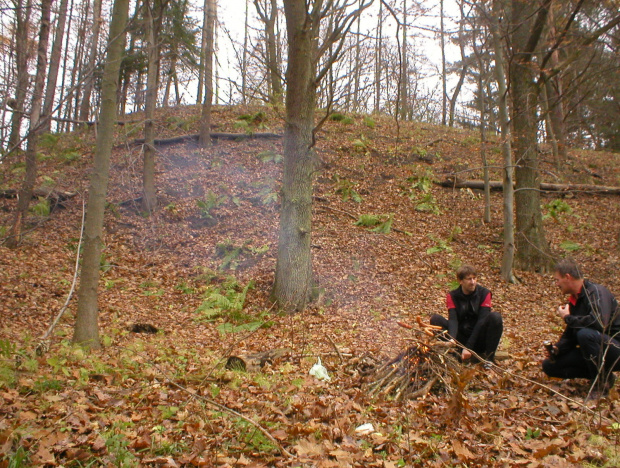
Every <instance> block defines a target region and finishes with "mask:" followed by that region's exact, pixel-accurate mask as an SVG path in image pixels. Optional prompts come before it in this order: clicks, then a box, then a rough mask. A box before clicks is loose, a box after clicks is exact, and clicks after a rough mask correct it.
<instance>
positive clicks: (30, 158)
mask: <svg viewBox="0 0 620 468" xmlns="http://www.w3.org/2000/svg"><path fill="white" fill-rule="evenodd" d="M51 7H52V0H41V24H40V26H39V45H38V47H37V69H36V77H35V81H34V89H33V91H32V103H31V106H30V129H29V130H28V137H27V143H26V174H25V175H24V182H23V184H22V188H21V190H20V192H19V200H18V202H17V210H16V213H15V221H14V222H13V226H12V227H11V231H10V233H9V238H8V240H7V246H8V247H9V248H15V247H17V246H18V245H19V244H20V243H21V241H22V227H23V224H24V218H25V217H26V215H27V213H28V206H29V205H30V200H31V199H32V191H33V190H34V184H35V182H36V179H37V144H38V139H39V135H40V134H41V105H42V102H43V88H44V87H45V72H46V71H47V45H48V42H49V34H50V14H51Z"/></svg>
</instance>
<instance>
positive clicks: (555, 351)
mask: <svg viewBox="0 0 620 468" xmlns="http://www.w3.org/2000/svg"><path fill="white" fill-rule="evenodd" d="M557 355H558V347H557V346H556V345H553V346H552V347H551V349H548V350H547V357H549V358H554V357H556V356H557Z"/></svg>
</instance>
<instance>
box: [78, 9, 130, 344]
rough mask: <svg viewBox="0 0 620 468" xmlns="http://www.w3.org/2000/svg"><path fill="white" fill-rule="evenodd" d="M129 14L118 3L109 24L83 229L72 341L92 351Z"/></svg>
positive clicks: (96, 329)
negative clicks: (106, 201) (92, 163)
mask: <svg viewBox="0 0 620 468" xmlns="http://www.w3.org/2000/svg"><path fill="white" fill-rule="evenodd" d="M128 11H129V0H115V2H114V11H113V13H112V21H111V23H110V38H109V45H108V54H107V57H106V62H105V68H104V71H103V80H102V83H101V87H102V90H101V110H100V112H99V118H98V122H99V126H98V131H97V146H96V149H95V157H94V168H93V172H92V174H91V178H90V188H89V191H88V206H87V211H86V222H85V225H84V254H83V256H82V269H81V275H80V288H79V290H78V308H77V319H76V322H75V329H74V332H73V341H74V342H76V343H80V344H83V345H86V346H89V347H92V348H98V347H99V346H100V343H99V325H98V315H99V313H98V305H97V297H98V295H97V288H98V284H99V268H100V258H101V248H102V245H103V234H102V233H103V215H104V212H105V200H106V195H107V192H108V178H109V172H110V153H111V152H112V142H113V137H114V123H115V122H116V99H117V90H118V79H119V71H120V63H121V58H122V53H123V47H124V42H125V24H126V23H127V15H128Z"/></svg>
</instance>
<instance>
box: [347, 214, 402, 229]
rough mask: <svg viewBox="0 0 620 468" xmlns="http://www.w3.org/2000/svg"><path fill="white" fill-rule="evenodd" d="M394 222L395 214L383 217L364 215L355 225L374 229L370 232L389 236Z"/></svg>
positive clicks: (382, 215)
mask: <svg viewBox="0 0 620 468" xmlns="http://www.w3.org/2000/svg"><path fill="white" fill-rule="evenodd" d="M393 220H394V214H393V213H390V214H381V215H372V214H363V215H360V217H359V218H358V220H357V221H356V222H355V225H356V226H364V227H372V229H370V231H372V232H376V233H378V234H389V233H390V231H391V230H392V222H393Z"/></svg>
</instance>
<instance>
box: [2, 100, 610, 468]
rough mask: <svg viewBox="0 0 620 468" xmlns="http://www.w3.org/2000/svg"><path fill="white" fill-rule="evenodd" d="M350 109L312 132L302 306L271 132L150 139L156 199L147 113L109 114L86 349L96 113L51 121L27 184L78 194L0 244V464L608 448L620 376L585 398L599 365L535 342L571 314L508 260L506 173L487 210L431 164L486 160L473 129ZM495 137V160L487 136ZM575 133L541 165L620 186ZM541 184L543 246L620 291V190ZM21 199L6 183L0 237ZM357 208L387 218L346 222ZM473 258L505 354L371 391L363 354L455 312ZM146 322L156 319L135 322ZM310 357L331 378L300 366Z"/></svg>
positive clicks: (187, 129)
mask: <svg viewBox="0 0 620 468" xmlns="http://www.w3.org/2000/svg"><path fill="white" fill-rule="evenodd" d="M244 115H245V116H246V118H245V119H240V117H242V116H244ZM350 117H351V120H350V121H348V122H347V121H346V120H344V121H342V120H341V121H337V120H328V121H327V123H326V125H325V127H324V129H323V130H322V131H321V132H320V133H318V135H317V145H316V147H317V151H318V155H319V157H320V160H321V167H320V171H319V172H318V174H317V177H316V183H315V191H314V194H315V200H314V205H313V217H312V221H313V231H312V255H313V267H314V273H315V275H316V279H317V282H318V283H317V288H316V295H315V296H316V300H315V302H314V303H313V304H312V305H310V306H309V307H308V309H307V310H306V311H304V312H303V313H298V314H295V315H282V314H279V313H278V311H277V310H276V309H275V308H274V306H273V305H272V304H271V303H270V301H269V293H270V287H271V285H272V283H273V279H274V271H275V258H276V251H277V232H278V224H279V221H278V219H279V202H278V190H279V188H278V187H279V183H280V179H281V170H282V164H281V159H282V156H281V155H282V151H283V150H282V140H281V139H260V138H249V139H240V140H237V141H231V140H219V141H218V142H217V144H215V145H214V146H213V147H211V148H208V149H200V148H198V147H197V146H196V145H195V144H193V143H191V142H189V143H181V144H175V145H166V146H160V147H159V148H158V150H159V154H158V159H157V189H158V202H159V206H160V209H159V210H158V211H157V212H156V213H155V214H154V215H153V216H151V217H145V216H144V215H143V213H141V210H140V204H139V200H138V198H139V196H140V193H141V180H142V179H141V168H142V163H141V160H142V153H141V147H140V146H137V145H132V144H131V142H132V141H133V139H135V138H137V137H140V136H141V128H140V126H139V124H127V125H125V126H123V127H119V133H118V135H117V141H116V143H117V145H116V146H115V149H114V151H113V155H112V167H111V178H110V186H109V196H108V200H109V204H108V206H107V210H106V216H105V238H104V244H105V245H104V250H103V255H102V259H101V264H102V270H101V273H102V275H101V283H100V290H99V309H100V317H99V323H100V333H101V341H102V344H103V347H102V349H100V350H97V351H93V352H90V353H88V352H85V351H84V350H82V349H81V348H79V347H75V346H73V345H72V344H71V336H72V333H73V326H74V322H75V317H74V316H75V311H76V303H77V298H76V296H77V293H73V295H70V291H71V288H72V285H73V284H74V274H75V268H76V252H77V250H78V245H79V241H80V229H81V226H82V216H83V209H84V208H83V207H84V202H85V200H86V192H87V189H88V174H89V171H90V168H91V162H92V154H93V140H94V135H93V133H92V130H91V131H90V132H76V133H71V134H66V135H60V136H54V135H51V136H46V137H44V139H43V142H42V149H41V152H40V155H39V177H38V180H37V186H38V187H41V188H48V189H53V190H56V191H64V192H73V193H75V194H76V195H75V196H73V197H72V198H70V199H68V200H67V201H66V202H65V203H64V206H63V207H56V208H55V209H53V210H52V211H51V213H47V211H48V210H47V209H46V207H48V204H47V202H46V201H45V200H44V199H41V200H38V201H34V202H33V209H32V211H31V213H30V216H29V219H28V229H27V235H26V237H25V240H24V242H23V244H22V245H21V246H20V247H19V248H18V249H15V250H10V249H8V248H7V247H6V246H5V245H4V244H3V245H1V246H0V298H1V299H0V317H2V323H1V324H0V467H6V466H11V467H18V466H61V465H62V466H65V467H78V466H123V467H126V466H168V467H174V466H214V467H215V466H221V467H227V466H244V467H267V466H274V467H289V466H290V467H293V466H295V467H297V466H304V467H315V466H316V467H346V466H351V467H362V466H364V467H373V466H374V467H397V466H437V467H439V466H463V467H465V466H468V467H473V466H528V467H538V466H541V467H542V466H555V467H557V466H560V467H562V466H618V465H620V442H619V441H620V397H619V394H618V392H617V391H616V390H612V392H611V393H610V396H609V398H606V399H604V400H601V401H599V402H597V403H595V404H590V405H586V404H584V397H585V396H586V394H587V392H588V387H589V385H588V383H589V382H588V381H585V380H583V381H581V380H574V381H560V380H552V379H547V378H545V377H544V376H543V375H542V372H541V370H540V362H541V359H542V358H543V352H544V351H543V347H542V341H543V340H545V339H552V340H553V339H556V338H557V337H558V336H559V334H560V333H561V331H562V328H563V327H562V323H561V322H560V320H559V318H557V317H556V316H555V313H554V312H555V310H556V308H557V306H558V305H559V304H561V303H563V301H565V298H564V297H562V295H561V294H560V292H559V291H558V290H557V288H556V286H555V284H554V281H553V278H552V275H551V274H550V273H533V272H525V271H519V270H516V271H515V273H516V275H517V277H518V280H519V281H518V282H517V283H516V284H508V283H506V282H504V281H503V280H502V279H501V276H500V272H499V267H500V262H501V257H502V226H503V221H502V219H503V216H502V195H501V192H493V193H492V195H491V200H490V202H491V221H490V222H489V223H485V222H484V221H483V209H484V199H483V196H482V194H481V193H479V192H478V191H472V190H469V189H450V188H442V187H440V186H438V185H436V184H434V183H433V182H434V181H440V180H443V179H444V178H446V177H447V176H449V175H450V174H454V173H458V174H459V177H461V178H464V179H477V178H481V175H482V171H481V169H480V168H481V156H480V147H481V143H480V138H479V135H478V133H476V132H474V131H469V130H462V129H454V128H445V127H440V126H433V125H429V124H420V123H400V124H399V125H398V126H397V125H396V123H395V122H394V121H393V120H390V119H387V118H379V117H377V118H373V119H370V118H368V117H364V116H359V115H354V116H350ZM128 119H139V116H129V117H128ZM197 121H198V109H197V108H193V107H188V108H183V109H169V110H163V111H161V114H160V116H159V119H158V135H159V137H160V138H167V137H172V136H179V135H182V134H192V133H196V132H197V131H198V130H197V129H198V124H197ZM213 122H214V124H215V125H216V128H215V131H218V132H237V133H244V132H246V131H248V130H252V131H255V132H257V133H260V132H274V133H278V134H282V133H283V125H282V121H281V119H280V118H278V116H277V115H276V114H274V113H273V112H272V111H270V110H267V109H259V108H256V109H247V108H244V109H241V108H216V109H215V110H214V116H213ZM485 148H486V154H487V158H488V160H489V164H490V165H491V166H493V167H494V168H493V169H492V170H491V178H492V179H494V180H500V171H499V170H498V169H497V167H499V166H501V152H500V150H499V144H498V143H497V142H496V141H492V142H491V143H488V144H486V145H485ZM543 149H544V148H543ZM570 155H571V159H570V161H568V162H567V163H566V165H565V167H564V169H563V170H562V171H561V172H560V171H557V170H556V169H555V166H554V165H553V164H552V162H551V154H550V152H544V151H543V153H542V158H543V162H542V164H541V173H542V176H543V180H544V181H547V182H556V183H559V182H564V183H569V182H571V183H588V184H600V185H607V186H618V185H620V158H619V157H618V155H617V154H612V153H604V152H595V151H581V150H579V151H577V150H571V151H570ZM23 171H24V166H23V163H20V162H17V160H16V159H15V157H9V158H7V160H6V161H5V162H4V163H3V164H0V189H1V190H4V191H6V190H8V189H16V188H18V187H19V183H20V182H21V179H22V177H23ZM542 205H543V213H544V215H545V222H544V225H545V230H546V235H547V239H548V241H549V243H550V245H551V249H552V252H553V255H554V256H555V257H556V258H559V257H562V256H567V255H571V256H573V257H574V258H575V259H576V260H577V261H578V262H579V263H580V264H581V265H582V266H583V269H584V270H585V272H586V273H587V276H588V277H589V278H591V279H592V280H593V281H595V282H598V283H602V284H605V285H607V286H608V287H609V288H610V289H611V290H612V292H614V293H615V294H616V296H620V283H619V282H618V271H620V239H619V231H618V226H620V203H619V202H618V197H617V196H609V195H600V194H591V193H565V194H559V193H544V194H543V195H542ZM15 206H16V202H15V199H11V198H2V199H1V200H0V237H6V235H7V233H8V228H9V227H10V225H11V222H12V219H13V214H14V210H15ZM362 215H374V216H376V217H377V218H378V219H379V221H381V222H383V221H388V224H380V225H378V226H375V227H378V228H379V229H374V230H373V227H368V226H364V225H359V224H356V221H357V220H358V219H360V216H362ZM389 220H391V226H390V225H389ZM388 227H389V228H390V229H389V230H388ZM464 263H471V264H473V265H475V266H476V267H477V268H478V270H479V272H480V274H479V282H480V283H481V284H482V285H484V286H486V287H488V288H489V289H491V290H492V292H493V308H494V309H495V310H496V311H499V312H501V314H502V316H503V319H504V335H503V338H502V342H501V345H500V349H501V350H502V351H503V352H504V353H507V354H508V355H509V358H508V359H506V360H502V361H499V362H498V363H497V365H496V366H493V367H492V368H491V369H485V368H483V367H482V366H480V365H473V364H465V365H463V366H460V367H459V369H457V370H456V371H452V373H451V374H449V379H446V381H445V382H444V384H443V385H436V386H434V387H433V388H432V389H431V391H430V392H429V393H428V394H427V395H425V396H423V397H419V398H415V399H408V400H405V401H402V402H399V401H395V400H394V399H393V398H390V397H375V398H372V397H371V396H370V395H369V392H368V387H367V385H366V383H367V381H368V379H372V374H371V375H370V376H367V375H366V376H365V371H367V370H368V366H366V367H364V365H363V364H364V363H366V364H368V363H369V362H371V363H379V362H384V361H386V360H388V359H390V358H393V357H395V356H397V355H398V354H399V353H401V352H403V351H404V350H406V349H407V348H409V347H410V346H411V345H412V344H415V343H418V342H419V340H420V339H421V338H420V335H419V334H417V333H416V332H415V322H416V317H421V318H422V320H423V321H424V322H427V321H428V318H429V317H430V315H431V314H433V313H444V314H445V312H446V311H445V294H446V292H447V291H448V290H450V289H451V288H453V287H454V281H455V278H454V272H455V270H456V268H458V266H460V265H461V264H464ZM78 282H79V281H78ZM68 299H70V301H69V302H68V306H67V310H66V313H64V315H62V317H61V319H60V320H59V322H58V324H57V325H56V327H55V328H54V329H53V332H52V334H51V337H50V338H49V339H47V340H45V341H44V343H45V345H46V346H45V347H44V348H42V347H41V346H39V345H40V343H41V337H42V336H43V335H44V334H45V333H46V331H47V330H48V328H49V327H50V325H51V324H52V322H53V321H54V319H55V317H56V316H57V315H58V314H59V312H60V311H61V310H62V309H63V307H64V305H65V303H66V302H67V300H68ZM398 322H404V323H406V324H410V325H413V326H414V330H409V329H407V328H404V327H402V326H399V324H398ZM135 324H150V325H153V326H154V327H156V328H157V329H158V330H159V331H158V332H157V333H155V334H148V333H135V332H132V331H130V328H131V327H132V325H135ZM257 327H258V328H257ZM37 347H39V348H38V349H39V351H40V352H39V354H40V355H37V353H36V352H35V351H36V349H37ZM269 350H280V351H279V352H278V353H277V356H276V357H274V358H273V359H271V360H269V361H268V362H266V363H264V365H263V366H254V367H252V368H248V370H247V371H246V372H243V371H238V370H227V369H225V368H224V364H225V362H226V360H227V358H228V357H229V356H231V355H235V356H242V357H247V356H248V355H251V354H253V353H261V352H266V351H269ZM319 357H320V358H321V360H322V363H323V365H324V366H325V367H326V368H327V370H328V372H329V375H330V377H331V380H329V381H320V380H317V379H316V378H315V377H313V376H311V375H309V370H310V369H311V367H312V366H313V364H315V363H316V362H317V358H319ZM367 423H370V424H372V429H371V430H369V431H368V432H365V431H361V430H356V429H357V428H359V426H361V425H363V424H367Z"/></svg>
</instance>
